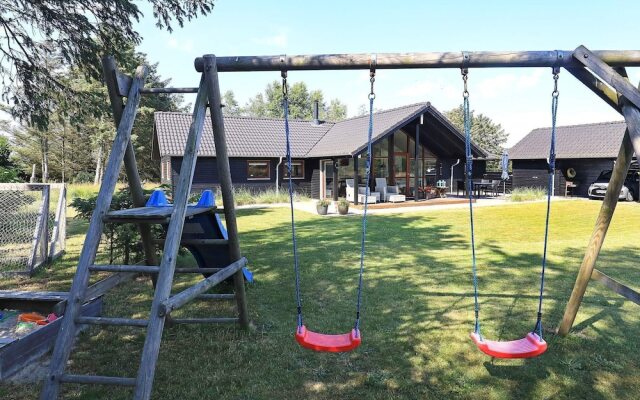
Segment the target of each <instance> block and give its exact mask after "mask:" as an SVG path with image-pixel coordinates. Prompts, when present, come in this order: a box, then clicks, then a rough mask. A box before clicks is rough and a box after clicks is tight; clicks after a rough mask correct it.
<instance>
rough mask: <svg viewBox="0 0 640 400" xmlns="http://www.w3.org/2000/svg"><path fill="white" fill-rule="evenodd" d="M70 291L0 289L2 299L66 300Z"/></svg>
mask: <svg viewBox="0 0 640 400" xmlns="http://www.w3.org/2000/svg"><path fill="white" fill-rule="evenodd" d="M68 296H69V292H46V291H43V292H29V291H26V290H0V299H8V300H39V301H65V300H67V297H68Z"/></svg>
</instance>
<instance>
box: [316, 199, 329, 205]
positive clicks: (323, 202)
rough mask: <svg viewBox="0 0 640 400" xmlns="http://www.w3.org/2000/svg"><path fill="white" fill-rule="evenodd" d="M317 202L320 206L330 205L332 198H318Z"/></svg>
mask: <svg viewBox="0 0 640 400" xmlns="http://www.w3.org/2000/svg"><path fill="white" fill-rule="evenodd" d="M316 204H317V205H319V206H320V207H328V206H329V204H331V200H329V199H321V200H318V202H317V203H316Z"/></svg>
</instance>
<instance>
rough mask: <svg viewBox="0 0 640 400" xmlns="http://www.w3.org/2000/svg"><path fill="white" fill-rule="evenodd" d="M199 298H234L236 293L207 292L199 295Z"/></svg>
mask: <svg viewBox="0 0 640 400" xmlns="http://www.w3.org/2000/svg"><path fill="white" fill-rule="evenodd" d="M197 298H198V299H202V300H233V299H235V298H236V295H235V294H233V293H215V294H214V293H205V294H201V295H198V297H197Z"/></svg>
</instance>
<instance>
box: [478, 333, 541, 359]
mask: <svg viewBox="0 0 640 400" xmlns="http://www.w3.org/2000/svg"><path fill="white" fill-rule="evenodd" d="M469 336H471V339H472V340H473V341H474V342H475V344H476V346H478V349H480V351H482V352H483V353H485V354H487V355H490V356H491V357H496V358H532V357H537V356H539V355H540V354H542V353H544V352H545V351H546V350H547V342H545V341H544V340H543V339H542V338H540V336H538V335H537V334H535V333H533V332H529V333H528V334H527V336H525V337H524V338H522V339H518V340H511V341H508V342H498V341H495V340H486V339H484V338H482V337H481V336H480V335H479V334H478V333H476V332H472V333H471V334H470V335H469Z"/></svg>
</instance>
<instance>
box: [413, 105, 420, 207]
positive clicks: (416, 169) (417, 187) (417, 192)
mask: <svg viewBox="0 0 640 400" xmlns="http://www.w3.org/2000/svg"><path fill="white" fill-rule="evenodd" d="M420 119H422V116H420ZM415 151H416V154H415V156H414V158H413V159H414V160H415V166H414V168H413V176H414V180H415V184H414V190H415V193H414V195H415V197H414V201H418V200H419V197H420V183H419V179H418V176H419V175H418V174H419V173H420V168H419V167H420V161H419V160H420V158H419V157H418V154H420V120H418V121H416V149H415Z"/></svg>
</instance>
